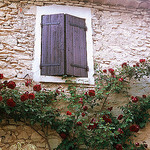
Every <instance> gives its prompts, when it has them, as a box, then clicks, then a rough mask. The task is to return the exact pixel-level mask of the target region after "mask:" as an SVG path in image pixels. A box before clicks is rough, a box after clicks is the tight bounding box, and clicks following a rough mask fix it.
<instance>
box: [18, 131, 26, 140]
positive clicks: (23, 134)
mask: <svg viewBox="0 0 150 150" xmlns="http://www.w3.org/2000/svg"><path fill="white" fill-rule="evenodd" d="M17 138H18V139H28V134H27V133H26V132H25V131H22V132H21V133H20V134H19V135H18V136H17Z"/></svg>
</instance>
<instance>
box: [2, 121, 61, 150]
mask: <svg viewBox="0 0 150 150" xmlns="http://www.w3.org/2000/svg"><path fill="white" fill-rule="evenodd" d="M35 130H36V131H37V132H36V131H35ZM38 132H39V133H40V134H41V135H42V136H44V134H43V132H42V131H41V129H40V128H39V126H35V125H34V128H32V127H30V126H27V125H25V124H24V123H22V122H17V123H16V122H14V121H13V120H5V121H3V122H2V123H1V126H0V150H48V145H47V142H46V140H45V139H44V138H43V137H42V136H41V135H40V134H39V133H38ZM48 135H49V143H50V145H51V148H52V149H54V148H56V147H57V145H59V144H60V143H61V138H60V137H59V135H58V134H56V132H55V131H52V130H51V131H49V132H48ZM20 148H22V149H20Z"/></svg>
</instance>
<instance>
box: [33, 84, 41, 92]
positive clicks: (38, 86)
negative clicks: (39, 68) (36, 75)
mask: <svg viewBox="0 0 150 150" xmlns="http://www.w3.org/2000/svg"><path fill="white" fill-rule="evenodd" d="M33 90H34V91H37V92H39V91H40V90H41V85H40V84H37V85H34V86H33Z"/></svg>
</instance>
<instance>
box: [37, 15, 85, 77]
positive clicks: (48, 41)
mask: <svg viewBox="0 0 150 150" xmlns="http://www.w3.org/2000/svg"><path fill="white" fill-rule="evenodd" d="M41 27H42V47H41V49H42V52H41V66H40V67H41V75H47V76H55V75H69V76H76V77H87V76H88V66H87V50H86V30H87V28H86V25H85V19H82V18H78V17H75V16H71V15H68V14H54V15H43V16H42V23H41Z"/></svg>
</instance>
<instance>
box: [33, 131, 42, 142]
mask: <svg viewBox="0 0 150 150" xmlns="http://www.w3.org/2000/svg"><path fill="white" fill-rule="evenodd" d="M31 139H32V140H33V141H41V140H42V137H41V136H40V135H39V134H38V133H36V132H34V133H32V135H31Z"/></svg>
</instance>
